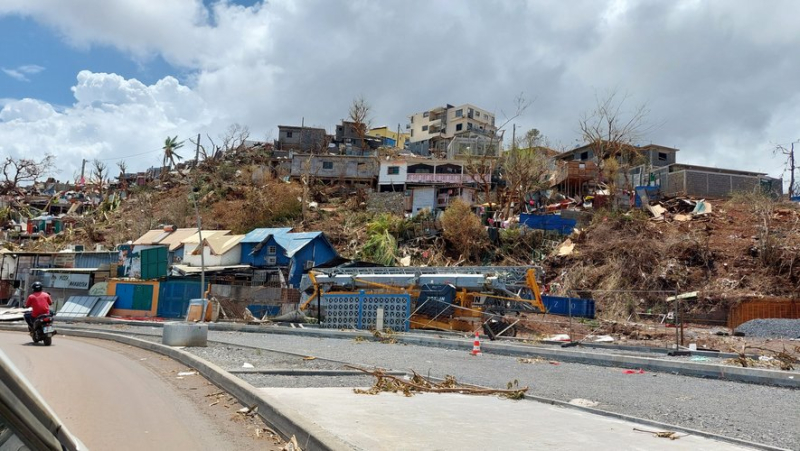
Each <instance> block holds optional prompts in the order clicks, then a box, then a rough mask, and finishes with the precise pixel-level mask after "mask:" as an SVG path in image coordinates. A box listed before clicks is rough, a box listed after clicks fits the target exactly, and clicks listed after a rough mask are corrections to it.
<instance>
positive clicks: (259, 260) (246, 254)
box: [242, 236, 289, 267]
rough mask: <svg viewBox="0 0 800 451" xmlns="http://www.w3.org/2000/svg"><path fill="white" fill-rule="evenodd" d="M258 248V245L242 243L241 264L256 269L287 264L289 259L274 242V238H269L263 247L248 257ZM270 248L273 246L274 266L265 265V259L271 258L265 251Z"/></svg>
mask: <svg viewBox="0 0 800 451" xmlns="http://www.w3.org/2000/svg"><path fill="white" fill-rule="evenodd" d="M256 246H258V243H242V264H243V265H250V266H256V267H264V266H287V265H288V264H289V257H287V256H286V252H285V250H284V249H283V248H282V247H281V246H279V245H278V244H277V243H276V242H275V237H274V236H271V237H269V239H268V240H267V242H266V243H264V246H262V247H261V249H259V250H258V252H256V253H255V254H253V255H250V253H251V252H253V248H255V247H256ZM270 246H275V248H276V252H275V255H274V256H275V257H276V264H275V265H267V257H272V255H268V254H267V251H268V250H269V247H270Z"/></svg>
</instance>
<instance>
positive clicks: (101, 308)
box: [89, 296, 117, 318]
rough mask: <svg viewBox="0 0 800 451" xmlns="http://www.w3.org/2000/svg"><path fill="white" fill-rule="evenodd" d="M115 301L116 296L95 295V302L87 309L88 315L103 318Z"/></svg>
mask: <svg viewBox="0 0 800 451" xmlns="http://www.w3.org/2000/svg"><path fill="white" fill-rule="evenodd" d="M115 302H117V297H116V296H97V302H96V303H95V304H94V307H92V310H91V311H89V316H91V317H95V318H104V317H105V316H106V315H108V312H110V311H111V307H113V306H114V303H115Z"/></svg>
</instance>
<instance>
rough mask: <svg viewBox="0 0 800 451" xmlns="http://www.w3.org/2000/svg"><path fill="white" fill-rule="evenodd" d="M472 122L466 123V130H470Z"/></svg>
mask: <svg viewBox="0 0 800 451" xmlns="http://www.w3.org/2000/svg"><path fill="white" fill-rule="evenodd" d="M472 127H473V125H472V122H467V130H472Z"/></svg>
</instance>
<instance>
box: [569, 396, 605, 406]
mask: <svg viewBox="0 0 800 451" xmlns="http://www.w3.org/2000/svg"><path fill="white" fill-rule="evenodd" d="M569 403H570V404H572V405H573V406H580V407H596V406H598V405H600V403H599V402H596V401H591V400H588V399H583V398H575V399H572V400H570V401H569Z"/></svg>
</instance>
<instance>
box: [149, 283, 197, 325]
mask: <svg viewBox="0 0 800 451" xmlns="http://www.w3.org/2000/svg"><path fill="white" fill-rule="evenodd" d="M198 298H200V281H199V280H180V279H177V280H166V281H163V282H161V284H160V286H159V289H158V316H160V317H162V318H183V317H184V316H185V315H186V311H187V310H188V309H189V300H191V299H198Z"/></svg>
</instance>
